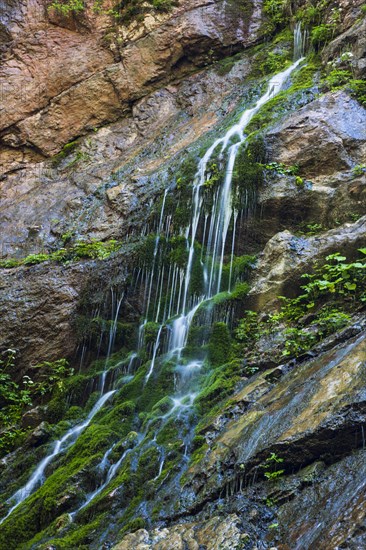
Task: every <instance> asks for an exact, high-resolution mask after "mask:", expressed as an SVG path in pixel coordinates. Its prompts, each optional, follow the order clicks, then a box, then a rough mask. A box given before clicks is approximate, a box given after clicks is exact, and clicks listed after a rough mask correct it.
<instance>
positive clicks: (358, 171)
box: [352, 164, 366, 177]
mask: <svg viewBox="0 0 366 550" xmlns="http://www.w3.org/2000/svg"><path fill="white" fill-rule="evenodd" d="M364 174H366V164H357V165H356V166H354V167H353V168H352V175H353V176H356V177H357V176H363V175H364Z"/></svg>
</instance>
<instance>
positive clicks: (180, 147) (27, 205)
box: [0, 56, 251, 257]
mask: <svg viewBox="0 0 366 550" xmlns="http://www.w3.org/2000/svg"><path fill="white" fill-rule="evenodd" d="M250 66H251V63H250V60H249V59H248V58H246V57H245V56H244V57H243V59H242V60H240V61H239V62H237V63H236V64H232V65H230V66H229V71H228V72H227V70H226V71H224V73H226V74H219V73H220V70H219V68H217V69H209V70H206V71H204V72H199V73H197V74H195V75H193V76H191V77H189V78H187V79H183V80H182V81H181V82H180V83H177V84H176V85H174V86H168V87H166V88H162V89H161V90H159V91H157V92H154V93H152V94H150V95H148V96H147V97H145V98H144V99H142V100H140V101H138V102H137V103H136V104H135V105H134V107H133V114H132V116H129V117H127V118H125V119H122V120H120V121H118V122H116V123H114V124H111V125H107V126H106V127H104V128H102V129H101V130H99V131H98V132H97V133H95V134H94V135H92V136H90V137H88V138H85V139H83V140H80V142H79V143H77V144H75V147H74V148H71V150H70V151H68V152H67V155H65V156H64V157H61V158H57V157H56V159H55V160H54V161H52V162H49V161H42V162H39V163H38V164H36V165H32V166H25V165H24V164H23V165H20V166H18V168H19V169H18V170H16V171H14V172H13V173H9V174H8V175H7V176H6V177H5V179H4V180H3V181H1V182H0V187H1V192H2V201H1V206H0V227H1V232H0V235H1V236H0V241H1V245H2V246H1V248H2V254H3V256H7V255H10V256H13V255H18V256H21V257H24V256H26V255H27V254H29V253H38V252H41V251H42V250H43V249H44V248H47V247H49V246H52V245H54V244H57V243H59V242H60V237H61V235H62V234H64V233H67V232H70V231H71V232H72V233H74V234H75V236H78V237H82V236H88V238H91V237H94V238H97V239H106V238H112V237H114V238H120V237H121V235H123V234H125V233H126V232H127V230H128V227H131V226H133V222H134V219H136V217H138V216H139V215H140V213H141V209H143V208H145V209H146V207H147V206H148V205H149V204H150V201H151V198H152V196H154V195H155V194H156V193H157V192H158V191H159V189H160V188H161V187H162V186H163V185H164V184H165V180H166V179H167V177H169V175H167V174H164V172H166V170H167V168H165V166H166V165H167V161H168V159H171V158H173V159H174V157H175V156H176V155H178V154H179V153H182V152H184V150H185V149H186V148H187V147H188V146H189V145H190V144H191V143H192V142H194V141H195V140H196V139H197V138H199V137H200V136H202V135H203V134H204V132H207V131H208V130H210V129H212V128H213V127H214V125H215V124H217V123H218V122H220V120H221V119H223V118H224V116H225V114H227V113H229V112H231V111H232V110H233V109H234V108H235V107H237V105H238V102H239V101H240V99H241V95H242V94H243V84H242V83H243V81H244V80H245V77H246V76H247V75H248V73H249V71H250ZM246 92H247V93H249V92H248V90H247V89H246ZM10 154H11V162H12V163H13V162H14V149H12V150H10ZM15 162H17V159H16V157H15ZM176 162H177V161H176ZM179 162H180V160H179ZM21 166H23V167H22V168H21ZM167 167H168V165H167ZM8 169H9V170H11V165H9V166H8ZM159 169H161V170H162V176H161V177H157V176H156V175H153V173H154V171H157V170H159ZM122 220H124V222H125V223H121V222H122ZM127 221H128V226H127ZM139 224H141V221H140V222H139Z"/></svg>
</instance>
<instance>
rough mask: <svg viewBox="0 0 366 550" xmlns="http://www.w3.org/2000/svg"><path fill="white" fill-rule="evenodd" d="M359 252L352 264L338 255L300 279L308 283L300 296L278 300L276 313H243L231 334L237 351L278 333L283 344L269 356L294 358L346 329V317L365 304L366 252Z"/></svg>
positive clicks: (348, 319) (364, 250) (302, 288)
mask: <svg viewBox="0 0 366 550" xmlns="http://www.w3.org/2000/svg"><path fill="white" fill-rule="evenodd" d="M359 252H360V253H361V256H362V257H361V258H360V259H359V260H356V261H354V262H347V261H346V257H345V256H341V255H340V254H339V253H335V254H331V255H329V256H327V258H326V261H327V263H325V264H324V265H321V266H315V268H314V272H313V273H312V274H308V273H306V274H304V275H303V278H304V279H307V280H308V282H307V284H305V285H302V286H301V290H302V293H301V294H299V295H298V296H296V297H295V298H284V297H282V304H283V305H282V306H281V308H280V310H279V312H278V313H276V314H271V315H269V316H268V317H267V318H265V319H260V318H259V316H258V314H257V313H256V312H254V311H247V312H246V313H245V315H244V317H243V318H242V319H241V320H240V322H239V323H238V326H237V328H236V330H235V336H236V340H237V342H238V346H239V347H238V349H239V350H241V352H242V353H243V348H244V349H246V350H249V349H250V348H253V346H254V344H255V343H256V342H257V341H258V340H259V339H260V338H261V337H265V336H268V335H269V334H273V332H276V331H277V332H278V331H279V332H281V333H282V334H283V335H284V341H282V343H280V345H279V347H278V349H277V352H273V356H275V355H276V356H277V357H278V358H280V357H281V355H282V356H288V357H297V356H299V355H301V354H302V353H304V352H305V351H307V350H308V349H310V348H311V347H313V346H314V345H315V344H316V343H317V342H319V341H321V340H323V339H324V338H325V337H327V336H328V335H329V334H332V333H333V332H335V331H337V330H339V329H341V328H342V327H344V326H346V325H347V324H348V323H349V322H350V319H351V317H350V313H351V312H352V311H354V310H355V308H357V307H362V304H364V303H365V302H366V291H365V288H366V284H365V283H366V258H365V255H366V249H360V250H359ZM359 304H360V305H359Z"/></svg>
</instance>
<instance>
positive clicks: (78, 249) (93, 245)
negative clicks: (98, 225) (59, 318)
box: [0, 239, 122, 269]
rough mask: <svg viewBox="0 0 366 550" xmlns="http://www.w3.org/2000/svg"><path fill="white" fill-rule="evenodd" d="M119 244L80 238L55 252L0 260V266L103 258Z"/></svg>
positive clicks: (120, 244)
mask: <svg viewBox="0 0 366 550" xmlns="http://www.w3.org/2000/svg"><path fill="white" fill-rule="evenodd" d="M121 246H122V243H120V242H118V241H116V240H113V239H111V240H109V241H97V240H95V239H92V240H91V241H90V242H86V241H81V240H80V241H76V242H75V243H74V244H73V245H71V246H69V247H68V248H59V249H58V250H56V251H55V252H50V253H49V254H44V253H40V254H29V256H27V257H26V258H23V259H22V260H17V259H15V258H10V259H9V260H0V267H3V268H7V269H10V268H13V267H19V266H21V265H27V266H28V265H36V264H40V263H43V262H48V261H51V262H60V263H65V262H72V261H77V260H81V259H86V258H89V259H93V260H96V259H98V260H104V259H106V258H108V257H109V256H110V255H111V254H112V253H113V252H116V251H117V250H119V249H120V248H121Z"/></svg>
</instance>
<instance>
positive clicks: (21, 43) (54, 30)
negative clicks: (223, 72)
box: [0, 0, 259, 156]
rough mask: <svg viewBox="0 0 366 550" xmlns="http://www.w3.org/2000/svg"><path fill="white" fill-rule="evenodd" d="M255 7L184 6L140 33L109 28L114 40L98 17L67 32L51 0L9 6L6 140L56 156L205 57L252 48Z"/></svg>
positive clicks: (230, 4)
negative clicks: (122, 33) (10, 40)
mask: <svg viewBox="0 0 366 550" xmlns="http://www.w3.org/2000/svg"><path fill="white" fill-rule="evenodd" d="M89 4H90V3H89ZM256 4H257V2H254V3H253V4H252V2H248V3H245V9H240V7H238V6H237V5H236V3H235V2H227V3H226V2H225V3H224V4H223V3H222V2H207V3H203V4H202V2H199V1H197V0H188V1H184V2H182V4H181V5H180V6H179V7H177V8H176V9H174V10H173V12H172V14H171V15H165V16H163V17H158V18H157V20H154V19H153V18H151V17H150V18H149V19H148V21H147V22H146V24H145V29H144V32H143V33H142V34H141V31H137V32H134V30H133V29H131V30H130V32H128V30H127V32H126V31H125V34H126V36H119V35H118V29H117V28H115V27H113V22H112V23H111V22H110V23H109V27H110V28H109V29H108V31H109V32H108V38H106V34H107V29H106V25H107V23H106V20H105V17H98V16H95V17H92V11H90V12H87V16H88V17H89V19H88V21H87V26H86V28H85V26H84V25H83V23H85V21H83V20H81V21H80V24H81V28H80V29H79V28H76V29H75V28H74V29H69V28H67V27H65V26H60V23H62V21H58V20H57V19H56V20H55V19H54V18H53V19H52V17H51V20H50V15H49V13H48V11H47V6H48V2H47V1H40V0H39V1H38V2H36V3H35V6H32V15H30V10H29V7H28V6H27V2H26V1H23V2H22V3H21V4H20V5H12V6H9V7H10V13H9V14H8V27H9V28H10V32H12V33H13V37H14V39H15V40H14V43H13V44H12V45H11V46H10V47H9V49H8V51H7V52H6V54H5V59H4V63H3V66H2V69H1V73H0V79H1V81H2V82H3V83H2V84H0V86H1V87H2V91H3V99H4V105H5V107H4V108H3V112H2V117H1V129H2V130H3V137H2V141H3V143H5V144H8V145H10V146H12V147H27V146H32V147H34V148H36V149H37V151H39V152H41V153H42V154H43V155H45V156H49V155H52V154H55V153H57V152H58V151H59V150H60V148H61V147H62V146H63V145H64V144H65V143H67V142H68V141H70V140H71V139H72V138H73V137H75V136H78V135H80V134H83V133H85V131H87V130H91V129H93V128H94V127H97V126H100V125H101V124H106V123H107V122H111V121H114V120H116V119H117V118H119V117H120V116H121V115H122V114H123V113H124V112H127V111H129V110H130V105H131V103H132V102H134V101H136V100H137V99H139V98H141V97H142V96H145V95H147V94H148V93H150V92H151V91H152V90H154V89H156V88H157V87H158V86H161V84H162V83H163V82H164V81H166V80H173V79H174V78H176V77H177V76H182V74H184V73H187V72H190V71H192V70H193V69H194V68H195V67H196V66H197V65H198V66H200V65H202V64H205V63H207V62H208V61H209V60H210V59H209V57H207V55H208V56H210V55H215V53H216V52H217V54H218V55H219V56H220V55H221V56H222V54H223V53H227V52H228V51H230V49H234V50H235V49H238V48H242V47H243V46H248V45H249V44H253V43H255V41H256V40H257V38H258V34H257V31H258V26H259V25H258V22H259V21H258V10H257V9H256V8H257V5H256ZM258 4H259V3H258ZM33 8H35V11H33ZM30 18H31V19H30ZM151 19H152V20H151ZM143 27H144V25H142V28H143ZM30 35H31V36H30ZM108 41H110V44H109V47H108ZM106 42H107V43H106ZM209 51H210V52H211V51H212V54H210V53H209V54H207V52H209ZM116 57H117V58H118V62H115V61H116V59H115V58H116ZM70 60H72V62H70Z"/></svg>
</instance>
